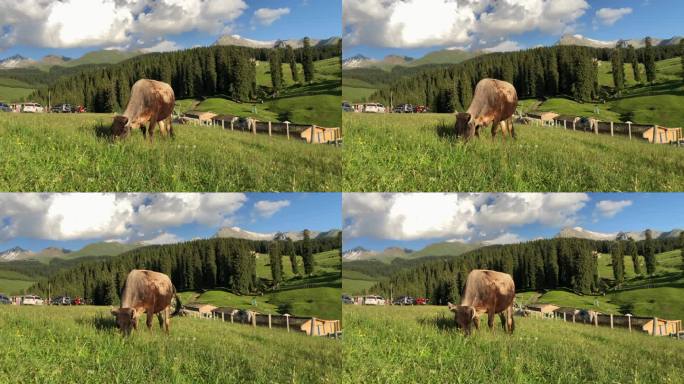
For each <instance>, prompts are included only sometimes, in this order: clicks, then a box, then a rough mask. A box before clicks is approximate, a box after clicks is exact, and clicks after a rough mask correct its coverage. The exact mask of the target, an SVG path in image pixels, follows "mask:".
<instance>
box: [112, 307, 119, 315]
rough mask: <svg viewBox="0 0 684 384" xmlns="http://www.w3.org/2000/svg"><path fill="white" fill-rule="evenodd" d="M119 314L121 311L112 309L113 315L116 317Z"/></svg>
mask: <svg viewBox="0 0 684 384" xmlns="http://www.w3.org/2000/svg"><path fill="white" fill-rule="evenodd" d="M118 314H119V310H118V309H116V308H112V315H114V316H116V315H118Z"/></svg>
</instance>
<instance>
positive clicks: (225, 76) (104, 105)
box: [28, 45, 341, 112]
mask: <svg viewBox="0 0 684 384" xmlns="http://www.w3.org/2000/svg"><path fill="white" fill-rule="evenodd" d="M339 49H340V47H339V46H338V45H333V46H323V47H311V46H306V47H304V48H298V49H292V48H289V49H288V48H277V49H276V48H274V49H265V48H259V49H256V48H247V47H237V46H211V47H199V48H192V49H186V50H182V51H174V52H165V53H150V54H146V55H142V56H137V57H134V58H131V59H129V60H126V61H123V62H121V63H118V64H113V65H109V66H104V67H96V68H95V69H87V70H83V71H80V72H77V73H76V74H73V75H70V76H65V77H60V78H58V79H56V80H54V81H53V82H51V84H50V85H49V86H48V87H46V88H39V89H38V90H36V91H35V92H34V93H33V94H31V95H30V96H29V97H28V99H30V100H35V101H39V102H41V103H43V104H47V103H48V98H49V99H50V101H51V103H52V104H53V105H54V104H57V103H70V104H77V105H84V106H86V107H87V108H88V109H89V111H91V112H114V111H121V110H122V109H124V108H125V107H126V104H127V103H128V99H129V97H130V90H131V87H132V86H133V84H134V83H135V82H136V81H138V80H139V79H143V78H146V79H153V80H159V81H163V82H166V83H168V84H170V85H171V86H172V88H173V90H174V93H175V95H176V99H184V98H195V97H200V96H213V95H223V96H225V97H227V98H230V99H233V100H238V101H253V100H255V99H257V98H263V97H265V96H266V94H265V93H264V90H261V89H259V88H258V87H257V83H256V64H255V63H256V61H268V60H269V59H270V57H271V56H273V54H272V53H273V52H278V54H280V52H289V53H288V54H289V55H291V56H289V59H290V63H292V62H295V63H300V64H302V65H303V67H304V75H305V81H311V80H313V62H314V61H315V60H322V59H327V58H330V57H336V56H338V55H340V54H341V52H339ZM295 67H296V65H295Z"/></svg>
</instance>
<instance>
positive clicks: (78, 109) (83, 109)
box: [71, 105, 87, 113]
mask: <svg viewBox="0 0 684 384" xmlns="http://www.w3.org/2000/svg"><path fill="white" fill-rule="evenodd" d="M71 112H73V113H86V112H87V111H86V107H84V106H82V105H77V106H75V107H73V108H72V109H71Z"/></svg>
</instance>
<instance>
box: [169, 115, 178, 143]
mask: <svg viewBox="0 0 684 384" xmlns="http://www.w3.org/2000/svg"><path fill="white" fill-rule="evenodd" d="M168 131H169V135H171V138H172V139H175V138H176V135H175V134H174V133H173V119H172V118H171V119H169V129H168Z"/></svg>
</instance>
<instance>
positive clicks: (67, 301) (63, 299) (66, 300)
mask: <svg viewBox="0 0 684 384" xmlns="http://www.w3.org/2000/svg"><path fill="white" fill-rule="evenodd" d="M52 305H71V298H70V297H69V296H58V297H55V298H54V299H52Z"/></svg>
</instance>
